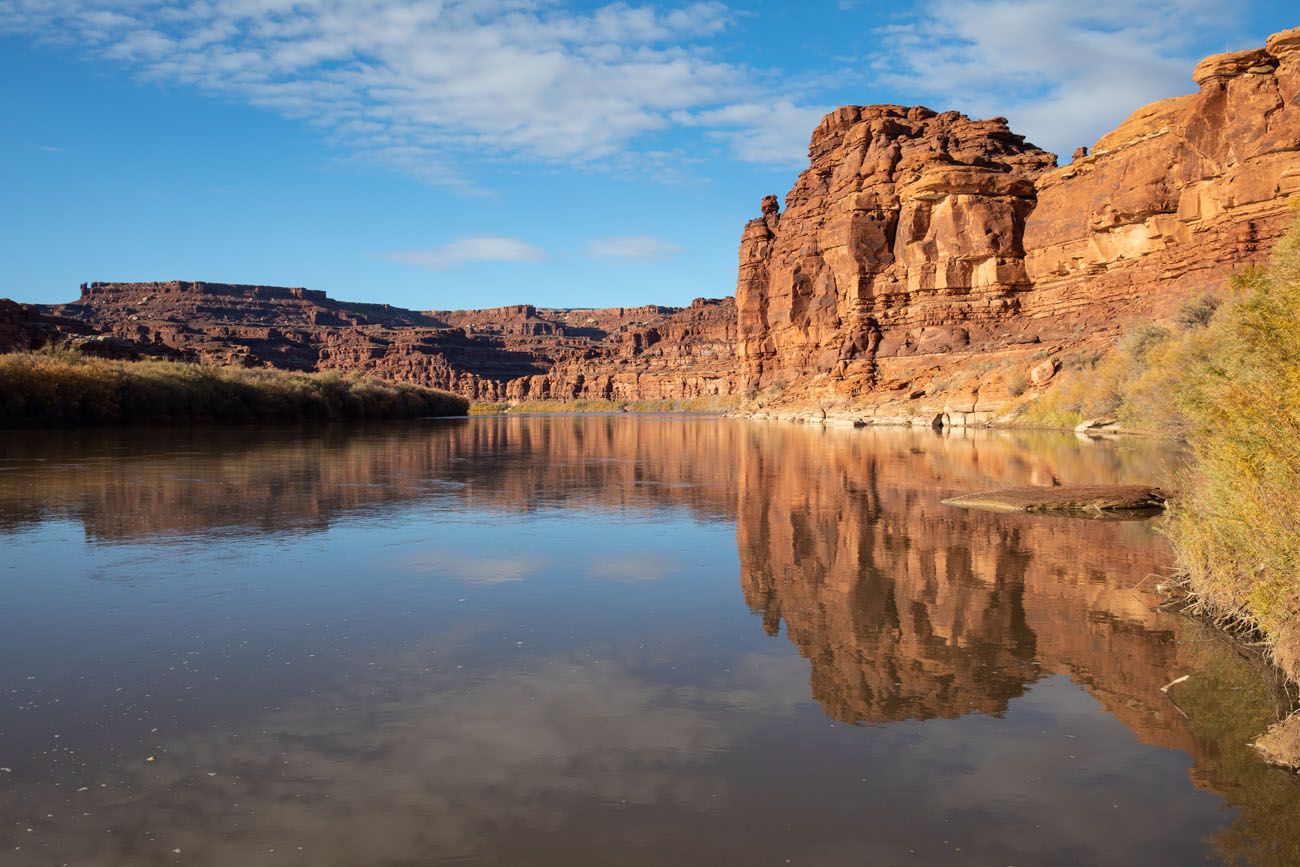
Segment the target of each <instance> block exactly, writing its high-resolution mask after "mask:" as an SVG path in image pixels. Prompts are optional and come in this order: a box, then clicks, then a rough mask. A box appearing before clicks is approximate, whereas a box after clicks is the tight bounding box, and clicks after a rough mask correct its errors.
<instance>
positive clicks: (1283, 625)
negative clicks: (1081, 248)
mask: <svg viewBox="0 0 1300 867" xmlns="http://www.w3.org/2000/svg"><path fill="white" fill-rule="evenodd" d="M1173 319H1174V322H1173V324H1172V325H1171V326H1170V327H1167V328H1166V327H1160V326H1156V325H1151V324H1145V325H1141V326H1138V327H1136V328H1134V329H1132V330H1131V331H1130V333H1129V334H1128V335H1127V337H1126V338H1125V339H1124V340H1122V341H1121V342H1120V343H1119V344H1118V345H1117V346H1116V347H1115V349H1114V350H1113V351H1111V352H1110V353H1109V354H1107V355H1106V356H1105V357H1104V358H1102V359H1100V360H1099V361H1095V362H1093V363H1091V364H1086V363H1084V364H1080V365H1077V366H1076V369H1073V370H1071V369H1070V365H1067V366H1066V367H1067V369H1066V370H1065V371H1063V373H1062V375H1061V377H1060V379H1059V381H1058V383H1057V384H1056V385H1055V386H1054V387H1053V388H1052V389H1051V390H1050V391H1049V392H1048V393H1047V394H1046V395H1044V396H1043V397H1042V398H1040V399H1039V400H1038V401H1036V402H1035V403H1034V404H1032V405H1030V406H1028V407H1026V409H1025V411H1024V412H1023V413H1022V414H1021V416H1020V417H1019V418H1018V419H1017V421H1018V423H1022V424H1027V425H1033V426H1043V427H1072V426H1073V425H1075V424H1077V423H1078V422H1079V421H1081V420H1082V419H1084V418H1089V417H1096V416H1111V415H1113V416H1115V417H1117V418H1118V420H1119V421H1120V423H1121V425H1122V426H1123V427H1125V428H1127V429H1129V430H1134V431H1142V432H1146V433H1153V434H1160V435H1164V436H1172V437H1177V438H1180V439H1184V440H1186V442H1187V443H1188V445H1189V446H1190V447H1191V450H1192V455H1193V458H1192V461H1191V462H1190V466H1189V468H1188V469H1187V471H1186V472H1185V473H1184V474H1183V476H1182V477H1181V478H1180V479H1179V480H1178V488H1179V496H1178V497H1177V498H1175V500H1174V501H1173V504H1172V507H1171V510H1170V520H1169V523H1168V526H1167V531H1168V533H1169V536H1170V539H1171V540H1172V541H1173V543H1174V546H1175V549H1176V550H1177V553H1178V558H1179V562H1180V566H1181V569H1182V573H1183V575H1184V579H1185V584H1186V589H1187V591H1188V593H1189V594H1190V597H1191V599H1192V600H1193V603H1192V608H1193V610H1194V611H1196V612H1197V613H1200V614H1203V615H1205V616H1207V617H1209V618H1211V619H1212V620H1214V621H1215V622H1216V623H1218V624H1219V625H1220V626H1223V627H1225V628H1228V629H1231V630H1234V631H1237V632H1238V633H1247V634H1250V635H1253V636H1255V637H1257V638H1259V639H1260V640H1262V641H1263V643H1264V644H1265V645H1266V646H1267V647H1268V648H1269V650H1270V651H1271V652H1272V654H1273V656H1274V658H1275V659H1276V660H1277V661H1278V663H1279V664H1281V665H1282V667H1283V668H1284V669H1285V670H1286V671H1287V672H1288V673H1289V675H1290V676H1291V677H1292V678H1295V679H1297V680H1300V216H1298V217H1297V223H1296V225H1295V226H1294V227H1293V228H1292V230H1291V231H1290V233H1288V235H1287V236H1286V237H1285V238H1284V239H1283V240H1282V241H1280V242H1279V243H1278V246H1277V248H1276V250H1275V251H1274V256H1273V261H1272V263H1271V265H1270V267H1269V268H1267V269H1253V270H1249V271H1247V272H1245V273H1243V274H1240V275H1238V276H1237V277H1235V278H1234V279H1233V280H1232V283H1231V287H1230V291H1229V293H1228V297H1227V298H1225V299H1218V298H1214V297H1207V296H1200V297H1197V298H1194V299H1193V300H1192V301H1190V302H1189V303H1188V304H1187V305H1186V306H1185V307H1184V309H1183V310H1181V311H1179V312H1178V313H1177V315H1175V316H1174V317H1173Z"/></svg>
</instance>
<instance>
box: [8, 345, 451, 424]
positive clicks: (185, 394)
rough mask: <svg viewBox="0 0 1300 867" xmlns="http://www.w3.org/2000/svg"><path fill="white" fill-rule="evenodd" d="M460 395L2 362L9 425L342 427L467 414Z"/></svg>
mask: <svg viewBox="0 0 1300 867" xmlns="http://www.w3.org/2000/svg"><path fill="white" fill-rule="evenodd" d="M468 409H469V402H468V401H467V400H466V399H465V398H463V397H460V396H458V395H454V394H450V393H448V392H445V391H438V390H435V389H431V388H423V387H421V386H417V385H410V384H407V383H396V382H386V381H382V380H378V379H373V378H369V377H356V376H344V375H342V374H340V373H337V372H334V371H326V372H323V373H310V374H308V373H292V372H289V371H283V370H270V369H246V368H238V367H219V366H213V365H202V364H188V363H183V362H175V361H117V360H109V359H103V358H93V357H88V356H85V355H81V354H79V353H77V352H74V351H71V350H67V349H59V348H51V349H45V350H41V351H37V352H14V353H8V354H5V355H0V423H3V424H4V425H6V426H26V425H42V426H60V425H95V424H133V423H171V422H249V421H338V420H351V419H380V418H414V417H419V416H447V415H465V414H466V412H467V411H468Z"/></svg>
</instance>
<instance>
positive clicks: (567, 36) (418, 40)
mask: <svg viewBox="0 0 1300 867" xmlns="http://www.w3.org/2000/svg"><path fill="white" fill-rule="evenodd" d="M731 17H732V13H731V12H730V11H729V10H728V9H727V8H726V7H724V6H723V5H722V4H721V3H718V2H696V3H693V4H691V5H688V6H685V7H682V8H676V9H660V8H657V7H655V6H653V5H642V6H633V5H629V4H627V3H613V4H611V5H607V6H604V7H601V8H598V9H595V10H593V11H586V12H579V11H571V10H568V9H565V8H563V7H561V6H559V5H558V4H554V3H550V2H544V0H536V2H534V0H443V2H420V0H230V2H220V3H213V2H208V0H183V2H166V0H0V33H4V32H9V33H23V34H28V35H31V36H34V37H36V38H38V39H44V40H47V41H55V42H60V43H63V44H66V45H69V46H72V47H74V48H75V49H76V50H77V52H78V53H79V54H82V55H83V56H89V57H92V58H102V59H103V58H106V59H109V60H112V61H116V62H118V63H120V64H123V65H124V66H125V67H126V68H128V69H131V70H134V71H136V72H137V73H138V74H139V75H141V76H142V77H145V78H147V79H150V80H154V81H158V82H162V83H166V84H172V85H182V86H191V87H195V88H198V89H201V90H203V91H205V92H209V93H213V94H217V95H221V96H227V97H231V98H235V99H238V100H241V101H244V102H247V103H250V104H252V105H255V106H259V107H263V108H267V109H270V110H273V111H276V112H279V113H282V114H284V115H287V116H289V117H292V118H297V119H302V120H304V121H307V122H310V123H312V124H314V125H318V126H320V127H322V128H323V129H325V130H326V131H328V132H329V133H330V134H331V135H332V136H333V137H334V139H335V140H336V141H337V142H338V143H339V144H341V145H342V146H344V147H346V148H347V149H349V150H351V151H353V152H357V153H360V154H363V155H365V156H366V157H368V158H371V159H376V160H379V161H381V162H384V163H386V164H389V165H391V166H393V167H395V168H398V169H400V170H402V171H405V172H408V173H411V174H413V175H417V176H420V177H422V178H426V179H428V180H431V181H435V182H445V183H456V182H458V181H459V180H461V177H460V175H461V166H463V164H464V162H465V158H466V157H467V156H468V157H493V156H496V157H511V158H514V157H524V158H526V159H530V160H536V161H543V162H546V161H553V162H566V163H579V164H584V165H587V166H589V167H600V166H604V165H618V164H619V158H620V157H621V156H623V155H624V152H625V151H626V150H627V149H628V148H629V147H630V146H632V144H633V143H634V142H636V141H637V140H638V139H641V138H642V137H644V136H647V135H650V134H653V133H656V132H659V131H663V130H667V129H670V128H673V127H679V126H683V125H686V124H689V125H699V124H701V123H704V124H705V125H708V124H710V123H712V121H709V120H707V118H709V117H716V118H719V121H718V122H719V123H720V124H722V126H724V127H725V128H726V129H727V130H728V133H727V135H725V136H724V137H723V138H724V140H725V141H727V142H734V143H736V144H738V145H744V144H746V143H747V142H749V141H751V140H764V141H766V140H767V139H768V138H769V137H771V136H775V137H776V138H777V139H780V138H781V137H782V136H784V135H785V131H779V132H775V133H774V132H773V130H772V128H773V127H774V126H776V125H779V124H781V123H784V122H786V121H787V120H789V117H788V116H784V117H783V116H782V115H781V114H779V113H778V114H770V113H769V114H763V113H762V112H756V113H751V114H749V115H747V116H746V118H745V119H744V120H743V125H744V126H747V127H748V128H750V129H751V130H752V132H753V134H752V136H751V135H744V134H743V133H742V132H740V131H738V130H735V129H732V127H733V126H734V125H735V123H736V122H737V121H738V120H739V118H735V117H733V118H732V119H731V120H724V119H722V118H723V116H722V115H714V114H711V113H712V112H716V111H717V110H720V109H724V110H725V109H726V108H727V107H729V106H732V105H736V104H740V103H743V104H746V105H748V104H751V103H761V102H763V101H764V100H765V99H766V96H765V95H763V92H762V90H761V88H760V86H759V84H758V83H757V82H756V81H755V79H754V76H753V75H752V74H751V72H750V71H749V70H747V69H745V68H744V67H741V66H738V65H736V64H733V63H728V62H724V61H721V60H718V59H716V58H715V57H714V56H712V54H711V53H710V47H711V46H710V44H709V41H710V40H711V39H712V38H713V37H716V36H717V35H718V34H719V33H721V32H723V31H724V30H725V29H726V27H727V26H728V22H729V21H730V19H731ZM778 98H779V97H778ZM798 122H799V123H801V124H802V123H803V119H802V118H799V120H798ZM790 132H791V134H793V135H795V136H796V137H797V138H799V139H804V140H806V137H807V132H808V131H807V129H799V130H793V131H790ZM733 136H734V137H733ZM801 151H802V143H801V144H800V146H799V149H798V150H794V151H790V150H789V149H786V148H782V147H774V146H772V145H771V144H766V145H763V146H761V147H757V148H754V147H741V148H740V149H739V150H738V154H739V156H741V158H743V159H755V160H757V161H760V162H770V161H780V162H786V161H788V160H789V159H790V157H791V155H792V154H793V155H794V156H796V157H797V156H798V154H799V153H800V152H801ZM626 162H630V163H633V164H635V161H634V160H629V161H626Z"/></svg>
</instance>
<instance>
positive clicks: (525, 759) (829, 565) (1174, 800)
mask: <svg viewBox="0 0 1300 867" xmlns="http://www.w3.org/2000/svg"><path fill="white" fill-rule="evenodd" d="M1178 460H1179V455H1178V453H1177V452H1176V451H1173V450H1171V449H1169V448H1168V447H1167V446H1164V445H1161V444H1159V443H1157V442H1155V441H1144V440H1131V441H1116V442H1100V441H1091V440H1083V439H1079V438H1076V437H1074V436H1071V435H1065V434H1048V433H1039V434H1033V433H1009V432H991V431H972V432H967V433H962V432H951V433H938V432H935V431H931V430H887V429H868V430H846V429H822V428H820V427H813V426H800V425H792V424H784V423H780V422H756V421H743V420H732V419H719V418H712V417H691V416H641V417H637V416H627V415H614V416H580V417H503V418H493V417H488V418H475V419H458V420H435V421H421V422H411V423H402V424H391V425H373V426H354V427H330V428H324V429H321V428H313V429H303V430H299V429H282V428H265V429H216V430H202V431H200V430H163V431H148V430H133V431H104V432H93V431H87V432H64V433H47V432H41V433H35V432H25V433H23V432H8V433H0V582H3V585H2V586H3V594H0V627H2V629H0V702H2V704H0V863H4V864H5V865H50V864H65V863H66V864H73V865H92V867H98V865H127V864H129V865H155V864H160V865H161V864H190V865H235V864H238V865H298V864H312V865H323V867H332V865H406V864H411V865H414V864H420V865H443V864H456V865H466V864H484V865H487V864H492V865H585V864H593V865H596V864H599V865H605V864H617V865H670V864H671V865H682V864H708V865H729V864H744V865H766V864H772V865H784V864H807V865H820V867H825V865H841V864H843V865H848V864H854V865H860V864H882V865H889V864H906V865H938V864H944V865H947V864H978V865H985V864H987V865H1001V867H1005V865H1020V867H1025V865H1031V864H1098V865H1101V864H1106V865H1113V864H1144V865H1185V864H1192V863H1205V862H1206V861H1207V860H1208V861H1209V862H1210V863H1217V862H1221V863H1246V864H1267V865H1284V864H1297V863H1300V784H1298V783H1297V780H1296V778H1295V777H1294V776H1293V775H1290V774H1287V773H1285V772H1282V771H1279V770H1275V769H1270V768H1267V767H1265V766H1264V765H1263V764H1261V763H1260V762H1259V761H1258V760H1257V759H1256V758H1255V756H1254V755H1253V753H1252V752H1251V751H1250V750H1249V749H1248V748H1247V747H1246V743H1247V742H1248V741H1249V739H1250V738H1251V737H1252V736H1253V735H1255V734H1257V733H1258V732H1259V731H1260V730H1261V729H1262V727H1263V726H1264V725H1265V724H1266V723H1267V722H1268V721H1270V720H1271V719H1272V718H1273V717H1274V716H1275V715H1276V713H1277V709H1278V706H1279V703H1280V702H1281V701H1282V700H1283V696H1281V694H1280V692H1279V689H1278V685H1277V684H1276V683H1275V682H1274V680H1273V677H1272V674H1271V672H1270V671H1269V670H1268V669H1267V668H1265V667H1264V666H1262V665H1260V664H1259V663H1258V662H1257V661H1256V660H1254V659H1253V658H1252V657H1251V656H1249V655H1248V654H1244V653H1242V652H1240V651H1239V649H1238V648H1236V647H1235V646H1234V645H1232V644H1231V643H1230V642H1228V641H1226V640H1225V639H1223V638H1222V636H1220V635H1219V634H1217V633H1215V632H1213V631H1212V630H1208V629H1206V628H1203V627H1202V626H1200V625H1199V624H1197V623H1196V622H1194V621H1191V620H1189V619H1187V618H1184V617H1181V616H1179V615H1177V614H1173V613H1167V612H1165V611H1162V610H1161V609H1160V608H1159V607H1158V603H1159V601H1160V600H1159V597H1158V596H1157V595H1156V593H1155V590H1154V585H1155V584H1157V583H1158V582H1159V581H1160V580H1161V577H1162V576H1164V575H1167V574H1168V569H1169V566H1170V563H1171V560H1172V556H1171V553H1170V550H1169V547H1168V544H1167V543H1166V542H1165V540H1164V539H1163V538H1162V537H1161V536H1160V535H1159V534H1158V532H1157V530H1156V525H1155V523H1154V522H1150V521H1145V522H1143V521H1136V522H1125V521H1100V520H1097V521H1094V520H1080V519H1065V518H1050V517H1031V516H1023V515H1002V514H992V513H983V512H974V511H965V510H960V509H955V508H951V507H948V506H944V505H942V504H941V502H940V500H942V499H943V498H945V497H949V496H953V495H955V494H962V493H969V492H972V491H978V490H984V489H987V488H991V487H999V486H1003V485H1009V484H1054V483H1061V484H1070V483H1085V482H1088V483H1105V482H1119V481H1123V482H1135V483H1136V482H1160V481H1161V480H1162V479H1163V478H1164V476H1165V474H1166V473H1167V472H1168V471H1169V469H1171V468H1174V467H1176V465H1177V462H1178ZM1184 675H1187V676H1189V677H1188V679H1187V680H1185V681H1183V682H1181V683H1178V684H1176V685H1174V686H1171V687H1169V689H1168V691H1167V692H1165V691H1162V690H1161V687H1163V686H1165V685H1166V684H1169V683H1170V682H1171V681H1174V680H1176V679H1178V678H1181V677H1183V676H1184Z"/></svg>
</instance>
